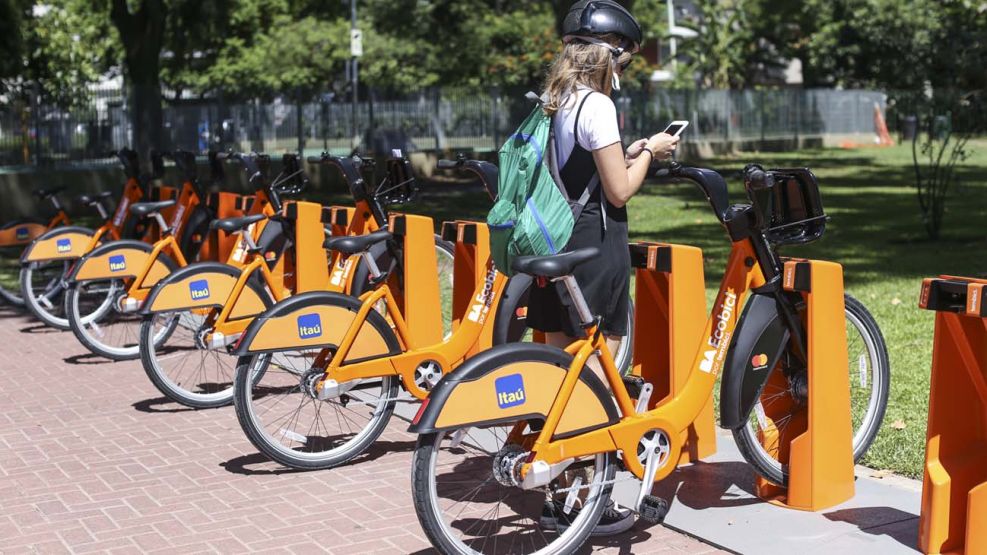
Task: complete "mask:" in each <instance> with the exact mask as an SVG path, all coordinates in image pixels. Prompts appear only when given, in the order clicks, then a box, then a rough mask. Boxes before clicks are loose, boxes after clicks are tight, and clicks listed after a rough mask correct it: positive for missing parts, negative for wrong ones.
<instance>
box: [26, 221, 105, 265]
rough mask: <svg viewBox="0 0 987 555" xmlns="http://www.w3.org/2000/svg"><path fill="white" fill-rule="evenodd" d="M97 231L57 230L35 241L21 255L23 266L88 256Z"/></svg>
mask: <svg viewBox="0 0 987 555" xmlns="http://www.w3.org/2000/svg"><path fill="white" fill-rule="evenodd" d="M95 233H96V232H95V231H93V230H91V229H89V228H85V227H79V226H65V227H58V228H55V229H53V230H51V231H49V232H47V233H44V234H42V235H41V236H40V237H38V238H37V239H35V240H34V241H33V242H32V243H31V244H30V245H29V246H28V247H27V248H26V249H24V252H23V253H22V254H21V264H27V263H28V262H44V261H48V260H67V259H73V258H79V257H81V256H82V255H84V254H86V248H87V247H88V246H89V243H90V242H91V241H92V238H93V235H95Z"/></svg>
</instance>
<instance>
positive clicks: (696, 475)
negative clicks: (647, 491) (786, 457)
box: [652, 461, 763, 510]
mask: <svg viewBox="0 0 987 555" xmlns="http://www.w3.org/2000/svg"><path fill="white" fill-rule="evenodd" d="M737 490H741V491H737ZM652 494H653V495H656V496H658V497H661V498H662V499H664V500H666V501H668V502H669V504H670V505H671V504H674V503H682V504H683V505H685V506H687V507H690V508H692V509H696V510H702V509H710V508H715V507H720V508H723V507H742V506H746V505H753V504H756V503H763V501H762V500H761V499H759V498H758V497H757V494H756V493H755V492H754V471H753V470H751V467H750V465H748V464H746V463H743V462H738V461H731V462H714V463H706V462H702V461H698V462H696V463H694V464H691V465H689V466H686V467H682V468H679V469H677V470H676V471H675V472H672V474H671V475H670V476H669V477H668V478H665V479H664V480H662V481H661V482H658V484H656V485H655V488H654V489H653V490H652Z"/></svg>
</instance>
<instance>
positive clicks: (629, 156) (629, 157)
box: [624, 139, 648, 168]
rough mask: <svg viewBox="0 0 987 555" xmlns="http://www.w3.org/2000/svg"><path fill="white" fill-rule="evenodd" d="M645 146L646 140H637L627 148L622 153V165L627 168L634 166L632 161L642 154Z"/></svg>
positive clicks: (646, 144)
mask: <svg viewBox="0 0 987 555" xmlns="http://www.w3.org/2000/svg"><path fill="white" fill-rule="evenodd" d="M647 146H648V139H638V140H636V141H634V142H633V143H631V145H630V146H628V147H627V150H625V151H624V163H625V164H626V165H627V167H628V168H629V167H631V166H632V165H633V164H634V161H635V160H637V157H638V156H640V155H641V153H643V152H644V149H645V148H647Z"/></svg>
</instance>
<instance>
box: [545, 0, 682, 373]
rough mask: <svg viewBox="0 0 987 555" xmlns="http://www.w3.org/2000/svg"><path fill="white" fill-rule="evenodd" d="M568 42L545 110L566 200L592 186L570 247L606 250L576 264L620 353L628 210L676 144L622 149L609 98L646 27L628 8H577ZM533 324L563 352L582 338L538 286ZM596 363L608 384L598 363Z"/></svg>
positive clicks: (656, 141)
mask: <svg viewBox="0 0 987 555" xmlns="http://www.w3.org/2000/svg"><path fill="white" fill-rule="evenodd" d="M563 43H564V44H563V47H562V52H561V53H560V54H559V55H558V56H557V57H556V61H555V63H554V65H553V66H552V68H551V70H550V72H549V75H548V79H547V80H546V82H545V91H544V95H543V99H545V104H544V107H545V112H546V113H547V114H548V115H550V116H552V125H553V127H554V131H555V144H556V148H557V152H556V156H557V160H558V165H559V168H560V170H559V175H560V177H561V178H562V182H563V184H564V185H565V188H566V190H567V192H568V195H569V198H571V199H577V198H579V197H580V195H582V194H583V192H584V191H585V190H586V189H587V188H588V187H589V188H590V189H591V195H590V199H589V202H588V203H587V204H586V207H585V208H584V209H583V211H582V213H581V214H580V215H579V219H578V220H577V221H576V225H575V228H574V229H573V233H572V239H571V240H570V241H569V244H568V245H567V246H566V250H575V249H578V248H583V247H590V246H592V247H597V248H599V249H600V258H599V261H598V262H594V263H589V264H583V265H580V266H578V267H577V268H576V270H575V272H574V275H575V278H576V281H577V282H578V283H579V288H580V289H581V290H582V293H583V295H584V296H585V297H586V302H587V304H588V305H589V308H590V310H591V311H592V312H593V314H595V315H598V316H600V317H602V322H601V326H600V327H601V330H602V332H603V333H604V334H605V335H606V337H607V344H608V346H609V347H610V350H611V352H615V351H616V348H617V346H618V344H619V343H620V340H621V339H622V338H623V336H625V335H627V332H628V330H627V312H628V310H629V307H628V304H629V303H628V300H629V292H630V270H631V261H630V255H629V253H628V249H627V209H626V208H625V204H627V201H628V200H630V198H631V197H633V196H634V195H635V194H636V193H637V191H638V189H640V188H641V184H642V183H643V182H644V178H645V176H646V175H647V173H648V168H649V167H650V165H651V162H652V161H653V160H655V159H664V158H668V157H670V156H671V154H672V152H674V150H675V147H676V145H677V144H678V141H679V138H678V137H672V136H671V135H668V134H665V133H659V134H657V135H654V136H652V137H651V138H649V139H640V140H638V141H636V142H634V143H633V144H632V145H631V146H630V147H629V148H628V149H627V152H624V149H623V145H622V144H621V139H620V130H619V128H618V125H617V110H616V107H615V106H614V103H613V101H612V100H611V99H610V94H611V93H612V92H613V91H614V90H615V89H619V88H620V77H621V74H622V73H623V71H624V69H625V68H627V66H628V65H629V64H630V63H631V60H632V57H633V55H634V53H635V52H637V49H638V47H639V45H640V43H641V26H640V25H639V24H638V22H637V20H636V19H635V18H634V16H633V15H631V14H630V12H628V11H627V10H626V9H624V8H623V7H622V6H620V5H619V4H617V3H616V2H614V1H613V0H582V1H580V2H576V3H575V4H573V6H572V7H571V8H570V9H569V13H568V15H567V17H566V19H565V21H564V24H563ZM597 176H598V177H597ZM528 325H529V326H531V327H532V328H535V329H537V330H541V331H543V332H546V338H547V340H548V342H549V343H550V344H552V345H555V346H558V347H563V348H564V347H565V346H566V345H568V344H569V343H571V342H572V341H573V340H574V338H578V337H582V335H583V334H582V333H581V330H580V329H579V327H578V325H577V323H576V322H574V321H573V318H572V317H571V316H570V315H569V312H568V311H567V310H566V309H565V308H564V307H563V305H562V303H561V302H560V300H559V295H558V292H557V290H556V288H554V287H543V288H535V289H533V290H532V293H531V299H530V301H529V308H528ZM590 366H591V367H592V368H593V369H594V371H596V372H597V373H598V374H599V375H600V377H601V378H603V376H602V373H601V370H600V367H599V362H598V361H597V360H596V359H595V358H592V359H590ZM604 383H606V380H605V379H604Z"/></svg>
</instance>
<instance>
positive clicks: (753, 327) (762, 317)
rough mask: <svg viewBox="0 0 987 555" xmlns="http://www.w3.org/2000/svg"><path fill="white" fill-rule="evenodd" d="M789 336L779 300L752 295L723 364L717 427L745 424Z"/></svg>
mask: <svg viewBox="0 0 987 555" xmlns="http://www.w3.org/2000/svg"><path fill="white" fill-rule="evenodd" d="M789 335H790V332H789V330H788V328H787V327H786V326H785V323H784V321H783V320H782V318H781V315H780V314H779V313H778V302H777V301H776V300H775V299H774V298H773V297H771V296H769V295H763V294H753V295H751V297H750V300H749V301H748V302H747V306H745V307H744V312H743V314H741V316H740V324H739V325H738V326H737V330H736V331H735V332H734V339H733V342H732V344H731V346H730V351H729V352H728V353H727V356H726V361H725V362H724V365H723V367H724V372H723V379H722V381H721V382H720V426H722V427H724V428H728V429H737V428H740V427H741V426H744V425H746V424H747V419H748V418H749V417H750V414H751V410H753V408H754V405H755V404H757V400H758V398H759V397H760V396H761V390H763V389H764V384H765V383H766V382H767V380H768V376H769V375H770V374H771V370H772V369H773V368H774V367H775V365H776V364H778V359H779V358H781V355H782V353H783V352H784V350H785V347H786V346H787V345H788V338H789Z"/></svg>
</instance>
